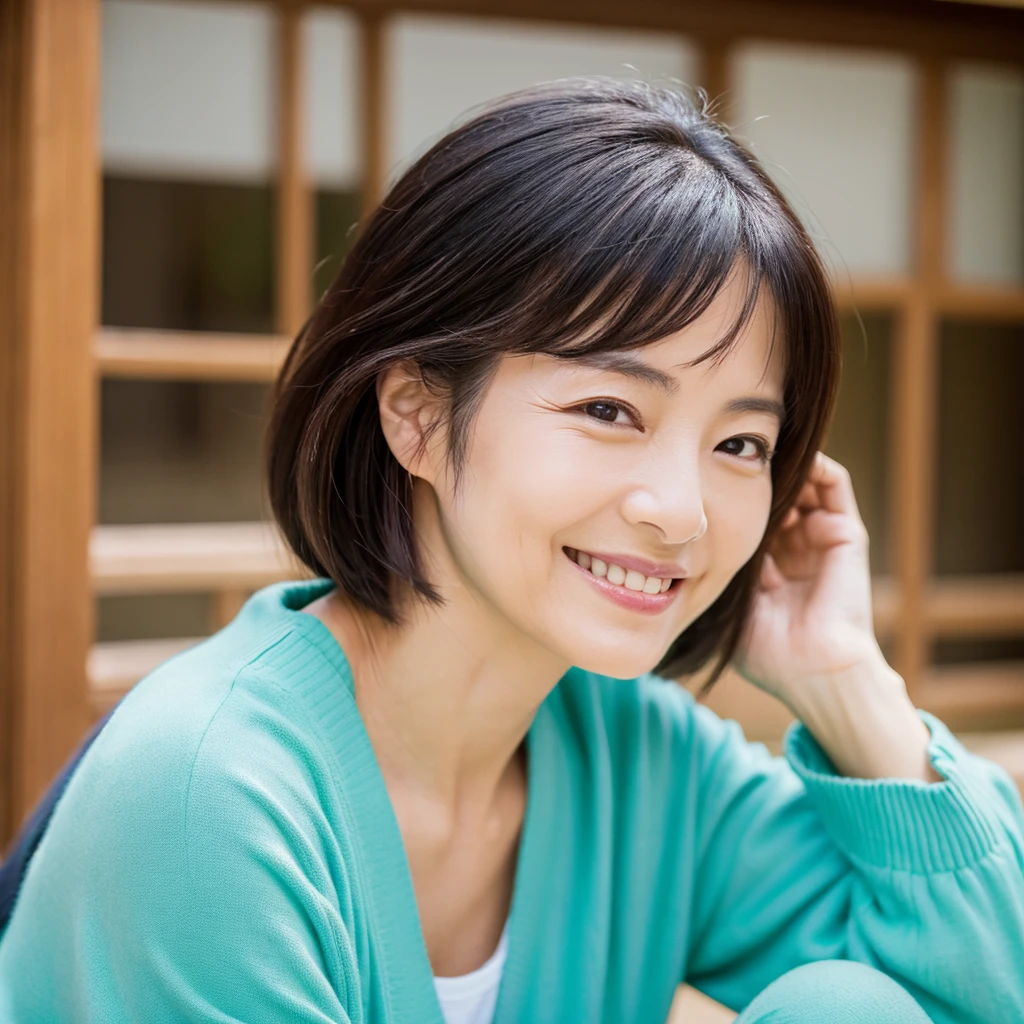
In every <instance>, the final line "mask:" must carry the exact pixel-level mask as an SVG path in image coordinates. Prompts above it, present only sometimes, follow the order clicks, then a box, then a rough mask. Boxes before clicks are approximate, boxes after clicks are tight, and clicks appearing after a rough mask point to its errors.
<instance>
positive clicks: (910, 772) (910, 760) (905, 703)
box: [791, 651, 942, 782]
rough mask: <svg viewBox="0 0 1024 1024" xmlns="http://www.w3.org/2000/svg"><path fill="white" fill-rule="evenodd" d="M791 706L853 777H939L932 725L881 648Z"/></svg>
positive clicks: (842, 771)
mask: <svg viewBox="0 0 1024 1024" xmlns="http://www.w3.org/2000/svg"><path fill="white" fill-rule="evenodd" d="M797 704H798V706H795V707H792V708H791V710H792V711H793V713H794V714H795V715H796V716H797V718H799V719H800V721H802V722H803V723H804V725H805V726H806V727H807V728H808V729H809V730H810V732H811V734H812V735H813V736H814V738H815V739H816V740H817V741H818V743H819V745H820V746H821V747H822V749H823V750H824V751H825V753H826V754H828V756H829V759H830V760H831V761H832V763H833V764H834V765H835V768H836V770H837V771H838V772H839V773H840V774H841V775H845V776H848V777H850V778H863V779H882V778H900V779H920V780H921V781H925V782H941V781H942V776H940V775H939V774H938V773H937V772H936V771H935V770H934V768H932V766H931V764H930V762H929V759H928V750H927V748H928V742H929V740H930V738H931V734H930V732H929V730H928V726H927V725H926V724H925V723H924V721H923V720H922V718H921V716H920V715H919V714H918V713H917V709H916V708H915V707H914V704H913V702H912V701H911V700H910V696H909V694H908V693H907V688H906V684H905V683H904V681H903V678H902V677H901V676H900V675H899V673H898V672H896V671H895V669H893V668H892V667H891V666H890V665H889V664H888V663H887V662H886V661H885V659H884V657H882V654H881V651H878V653H877V655H871V656H869V657H868V658H866V659H865V660H864V661H862V662H858V663H856V664H853V665H851V666H850V667H849V668H846V669H843V670H841V671H839V672H836V673H832V674H830V675H828V676H824V677H822V678H820V679H817V680H815V681H814V685H812V686H807V687H804V688H803V689H802V692H801V697H800V699H799V701H798V702H797Z"/></svg>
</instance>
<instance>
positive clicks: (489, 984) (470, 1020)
mask: <svg viewBox="0 0 1024 1024" xmlns="http://www.w3.org/2000/svg"><path fill="white" fill-rule="evenodd" d="M507 948H508V921H506V922H505V927H504V928H503V929H502V932H501V938H500V939H498V948H497V949H495V951H494V952H493V953H492V954H491V956H490V957H489V958H488V960H487V962H486V963H484V964H482V965H481V966H480V967H478V968H477V969H476V970H475V971H470V972H469V974H460V975H458V977H455V978H439V977H437V976H435V977H434V988H435V989H437V998H438V1001H439V1002H440V1003H441V1010H442V1012H443V1013H444V1019H445V1021H447V1024H491V1020H492V1019H493V1017H494V1005H495V1003H496V1002H497V1001H498V985H499V984H500V983H501V971H502V968H503V967H504V966H505V951H506V949H507Z"/></svg>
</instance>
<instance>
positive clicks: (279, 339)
mask: <svg viewBox="0 0 1024 1024" xmlns="http://www.w3.org/2000/svg"><path fill="white" fill-rule="evenodd" d="M290 340H291V339H289V338H287V337H285V336H283V335H261V334H249V335H247V334H227V333H214V332H207V333H201V332H199V331H157V330H141V331H140V330H133V329H126V328H119V327H104V328H102V329H101V330H99V331H98V332H97V333H96V335H95V337H94V339H93V355H94V357H95V360H96V369H97V371H98V373H99V374H100V376H102V377H128V378H133V379H137V380H147V379H155V380H237V381H251V382H257V383H258V382H267V383H269V382H270V381H272V380H274V378H275V377H276V376H277V373H278V371H279V370H280V368H281V363H282V361H283V360H284V357H285V353H286V352H287V351H288V346H289V343H290Z"/></svg>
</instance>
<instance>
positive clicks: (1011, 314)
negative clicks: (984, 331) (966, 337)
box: [935, 284, 1024, 323]
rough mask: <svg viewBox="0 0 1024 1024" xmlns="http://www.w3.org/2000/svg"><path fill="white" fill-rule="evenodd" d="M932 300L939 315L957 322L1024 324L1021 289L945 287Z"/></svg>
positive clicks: (1023, 289)
mask: <svg viewBox="0 0 1024 1024" xmlns="http://www.w3.org/2000/svg"><path fill="white" fill-rule="evenodd" d="M935 301H936V303H937V304H938V306H939V309H940V310H941V311H942V313H943V314H945V315H946V316H949V317H953V318H957V319H963V320H996V321H999V320H1003V321H1009V322H1011V323H1012V322H1017V323H1024V288H999V287H984V286H973V287H972V286H968V285H953V284H948V285H945V286H943V287H942V288H940V290H939V291H938V292H937V294H936V296H935Z"/></svg>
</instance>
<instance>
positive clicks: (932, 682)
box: [914, 661, 1024, 729]
mask: <svg viewBox="0 0 1024 1024" xmlns="http://www.w3.org/2000/svg"><path fill="white" fill-rule="evenodd" d="M914 703H915V704H916V705H917V706H918V707H919V708H924V709H925V710H926V711H931V712H932V713H933V714H935V715H938V717H939V718H941V719H942V720H943V722H945V723H946V724H947V725H948V726H950V728H953V729H992V728H1012V727H1019V726H1021V725H1024V662H1005V661H996V662H987V663H979V664H968V665H942V666H933V667H932V668H930V669H929V670H928V673H927V675H926V676H925V677H924V678H923V679H922V681H921V684H920V686H919V687H918V693H917V696H916V697H915V699H914Z"/></svg>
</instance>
